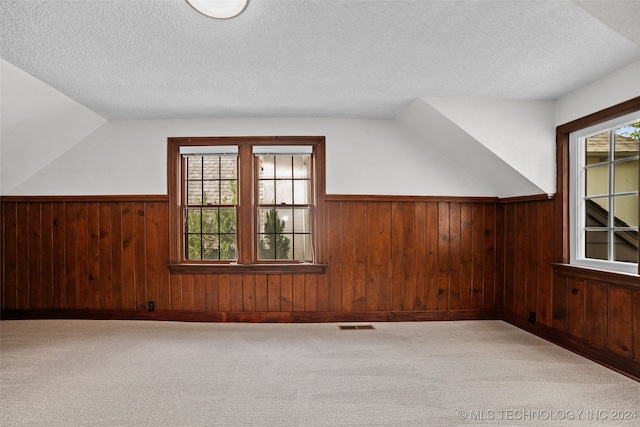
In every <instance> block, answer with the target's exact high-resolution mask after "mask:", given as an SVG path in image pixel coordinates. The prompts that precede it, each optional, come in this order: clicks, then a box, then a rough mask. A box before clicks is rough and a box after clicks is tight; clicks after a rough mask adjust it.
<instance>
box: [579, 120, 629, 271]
mask: <svg viewBox="0 0 640 427" xmlns="http://www.w3.org/2000/svg"><path fill="white" fill-rule="evenodd" d="M569 143H570V166H571V169H570V170H571V177H572V180H571V187H570V193H571V194H572V197H571V198H570V212H571V218H572V224H571V263H572V264H576V265H582V266H586V267H593V268H600V269H606V270H613V271H620V272H629V273H638V222H639V220H638V203H639V201H638V187H639V173H638V170H639V169H638V168H639V166H638V163H639V156H640V151H639V145H640V112H634V113H631V114H627V115H624V116H621V117H618V118H615V119H612V120H609V121H607V122H604V123H599V124H597V125H594V126H591V127H588V128H585V129H581V130H579V131H576V132H573V133H571V134H570V136H569Z"/></svg>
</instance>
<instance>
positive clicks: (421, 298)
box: [412, 202, 428, 310]
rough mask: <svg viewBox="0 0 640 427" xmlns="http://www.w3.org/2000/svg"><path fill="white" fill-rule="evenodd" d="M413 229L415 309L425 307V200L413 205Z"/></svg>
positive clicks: (423, 308) (426, 274) (426, 249)
mask: <svg viewBox="0 0 640 427" xmlns="http://www.w3.org/2000/svg"><path fill="white" fill-rule="evenodd" d="M414 224H415V226H414V230H413V233H412V234H413V240H414V243H413V244H414V248H415V252H414V253H415V258H414V270H415V274H414V280H415V292H414V297H413V307H414V309H415V310H425V309H426V299H425V295H426V280H427V276H428V273H427V251H428V247H427V243H426V236H427V228H428V227H427V204H426V202H416V203H415V207H414Z"/></svg>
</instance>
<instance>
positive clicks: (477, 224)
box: [468, 203, 485, 310]
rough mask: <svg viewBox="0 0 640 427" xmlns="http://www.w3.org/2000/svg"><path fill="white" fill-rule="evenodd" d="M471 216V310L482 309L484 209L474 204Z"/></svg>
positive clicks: (483, 291) (483, 292)
mask: <svg viewBox="0 0 640 427" xmlns="http://www.w3.org/2000/svg"><path fill="white" fill-rule="evenodd" d="M471 214H472V223H473V227H472V229H473V231H472V242H473V243H472V260H473V281H472V284H471V289H472V295H473V298H472V300H471V307H468V308H473V309H476V310H478V309H482V308H483V305H484V294H485V290H484V285H485V282H484V279H485V277H484V250H485V233H484V208H483V206H482V205H481V204H479V203H475V204H474V205H473V207H472V208H471Z"/></svg>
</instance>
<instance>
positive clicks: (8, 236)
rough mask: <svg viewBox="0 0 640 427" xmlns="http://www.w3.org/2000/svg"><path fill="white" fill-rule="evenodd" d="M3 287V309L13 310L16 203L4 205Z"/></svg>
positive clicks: (16, 243)
mask: <svg viewBox="0 0 640 427" xmlns="http://www.w3.org/2000/svg"><path fill="white" fill-rule="evenodd" d="M3 206H4V216H3V219H4V221H5V228H4V230H5V231H4V238H5V241H4V260H5V261H4V262H5V268H4V286H3V291H4V295H3V303H4V307H3V308H10V309H15V308H17V304H16V278H17V275H18V271H17V267H18V265H17V262H18V257H17V251H18V249H17V248H18V232H17V224H18V222H17V215H18V213H17V205H16V203H4V204H3Z"/></svg>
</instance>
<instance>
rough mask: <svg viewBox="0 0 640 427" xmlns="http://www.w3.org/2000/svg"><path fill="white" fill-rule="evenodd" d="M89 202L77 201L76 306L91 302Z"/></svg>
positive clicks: (86, 305)
mask: <svg viewBox="0 0 640 427" xmlns="http://www.w3.org/2000/svg"><path fill="white" fill-rule="evenodd" d="M88 224H89V204H88V203H84V202H82V203H76V251H77V254H76V259H77V260H78V265H77V273H78V279H77V283H78V289H77V297H78V302H77V304H76V305H75V306H74V308H84V309H87V308H90V307H91V306H90V304H89V236H88V234H89V225H88Z"/></svg>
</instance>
